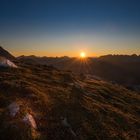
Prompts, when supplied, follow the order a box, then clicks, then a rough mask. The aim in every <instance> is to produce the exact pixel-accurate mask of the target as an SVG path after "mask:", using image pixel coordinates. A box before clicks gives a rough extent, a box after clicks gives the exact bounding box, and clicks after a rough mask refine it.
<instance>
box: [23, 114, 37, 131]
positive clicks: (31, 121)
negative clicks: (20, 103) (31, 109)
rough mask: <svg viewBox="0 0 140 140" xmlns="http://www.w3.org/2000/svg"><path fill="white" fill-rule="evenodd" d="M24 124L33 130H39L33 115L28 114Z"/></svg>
mask: <svg viewBox="0 0 140 140" xmlns="http://www.w3.org/2000/svg"><path fill="white" fill-rule="evenodd" d="M23 122H25V123H27V124H28V125H30V126H31V127H32V128H34V129H37V125H36V122H35V120H34V117H33V116H32V115H31V114H29V113H27V114H26V115H25V117H24V118H23Z"/></svg>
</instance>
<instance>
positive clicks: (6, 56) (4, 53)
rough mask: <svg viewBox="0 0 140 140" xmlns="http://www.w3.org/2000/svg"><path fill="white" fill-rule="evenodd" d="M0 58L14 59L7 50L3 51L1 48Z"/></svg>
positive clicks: (0, 47)
mask: <svg viewBox="0 0 140 140" xmlns="http://www.w3.org/2000/svg"><path fill="white" fill-rule="evenodd" d="M0 56H1V57H5V58H7V59H9V60H14V59H15V57H14V56H13V55H12V54H10V53H9V52H8V51H7V50H5V49H4V48H3V47H2V46H0Z"/></svg>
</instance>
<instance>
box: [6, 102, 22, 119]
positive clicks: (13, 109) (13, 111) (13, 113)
mask: <svg viewBox="0 0 140 140" xmlns="http://www.w3.org/2000/svg"><path fill="white" fill-rule="evenodd" d="M8 109H9V112H10V115H11V116H12V117H15V116H16V114H17V113H18V111H19V109H20V107H19V105H18V104H17V103H16V102H13V103H11V104H10V105H9V106H8Z"/></svg>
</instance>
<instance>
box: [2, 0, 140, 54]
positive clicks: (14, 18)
mask: <svg viewBox="0 0 140 140" xmlns="http://www.w3.org/2000/svg"><path fill="white" fill-rule="evenodd" d="M0 45H2V46H4V48H6V49H8V50H9V51H11V52H12V53H13V54H14V55H16V56H19V55H22V54H24V55H38V56H64V55H68V56H77V55H79V52H80V51H85V52H86V53H87V54H88V55H89V56H99V55H104V54H133V53H136V54H140V1H139V0H0Z"/></svg>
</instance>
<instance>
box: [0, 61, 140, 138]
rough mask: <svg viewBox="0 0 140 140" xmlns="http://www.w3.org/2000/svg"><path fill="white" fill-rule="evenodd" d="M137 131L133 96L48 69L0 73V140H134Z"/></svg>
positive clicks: (139, 112)
mask: <svg viewBox="0 0 140 140" xmlns="http://www.w3.org/2000/svg"><path fill="white" fill-rule="evenodd" d="M139 130H140V94H139V93H137V92H132V91H129V90H128V89H125V88H124V87H122V86H119V85H117V84H111V83H108V82H105V81H102V80H101V79H99V78H95V77H93V76H92V77H91V76H89V75H88V76H87V75H82V74H81V75H78V74H77V75H75V74H73V73H71V72H68V71H59V70H57V69H54V68H53V67H49V66H43V65H42V66H40V65H28V64H23V65H21V66H20V67H19V68H18V69H12V68H10V69H8V68H4V69H1V72H0V139H1V140H32V139H38V140H74V139H75V140H93V139H94V140H105V139H107V140H115V139H117V140H118V139H124V140H138V139H140V131H139Z"/></svg>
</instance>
